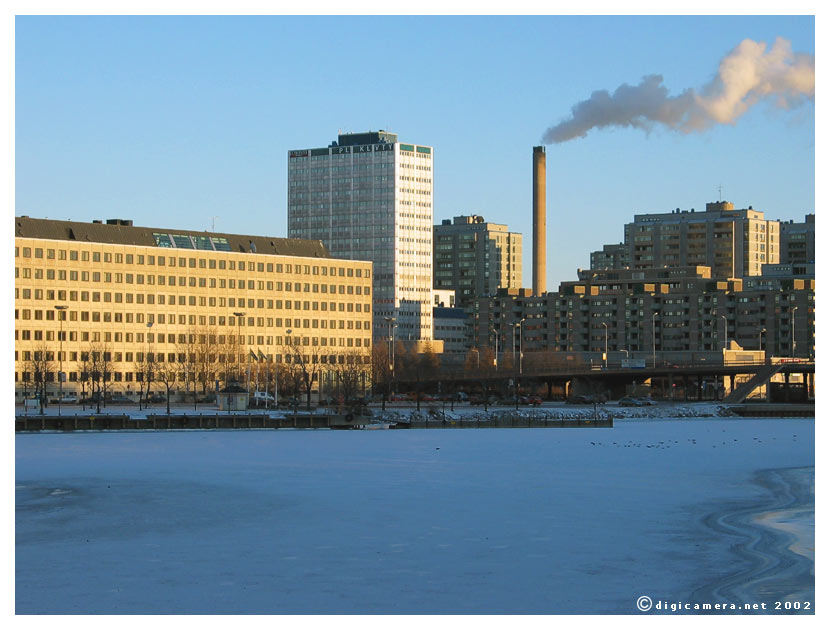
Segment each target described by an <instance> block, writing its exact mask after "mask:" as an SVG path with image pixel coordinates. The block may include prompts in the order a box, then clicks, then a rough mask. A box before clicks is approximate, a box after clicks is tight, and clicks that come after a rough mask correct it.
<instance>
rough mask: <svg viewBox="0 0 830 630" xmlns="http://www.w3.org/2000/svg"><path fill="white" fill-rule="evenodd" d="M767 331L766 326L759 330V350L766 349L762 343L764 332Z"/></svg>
mask: <svg viewBox="0 0 830 630" xmlns="http://www.w3.org/2000/svg"><path fill="white" fill-rule="evenodd" d="M766 332H767V329H766V328H762V329H761V330H759V331H758V350H763V349H764V347H763V345H762V344H761V339H762V337H763V335H764V333H766Z"/></svg>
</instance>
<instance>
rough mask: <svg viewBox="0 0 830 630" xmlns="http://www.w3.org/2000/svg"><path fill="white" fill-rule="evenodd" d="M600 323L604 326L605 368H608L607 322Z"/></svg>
mask: <svg viewBox="0 0 830 630" xmlns="http://www.w3.org/2000/svg"><path fill="white" fill-rule="evenodd" d="M602 325H603V326H605V369H606V370H607V369H608V324H606V323H605V322H602Z"/></svg>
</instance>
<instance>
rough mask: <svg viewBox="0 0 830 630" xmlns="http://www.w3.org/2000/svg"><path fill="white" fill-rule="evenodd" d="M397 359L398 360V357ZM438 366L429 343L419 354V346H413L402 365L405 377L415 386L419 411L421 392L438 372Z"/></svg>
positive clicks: (436, 358)
mask: <svg viewBox="0 0 830 630" xmlns="http://www.w3.org/2000/svg"><path fill="white" fill-rule="evenodd" d="M395 358H396V359H397V357H395ZM438 366H439V361H438V357H437V356H436V354H435V353H434V352H433V351H432V346H431V345H430V344H429V343H427V344H426V347H425V348H424V350H423V352H418V346H417V345H416V344H412V346H411V347H410V348H409V351H408V352H407V353H406V357H405V359H404V361H403V364H402V367H403V371H404V374H403V376H404V378H405V379H406V380H408V381H410V382H411V383H412V384H413V385H415V401H416V404H415V406H416V409H418V410H419V411H420V409H421V390H422V389H423V384H424V381H425V380H427V378H428V377H430V376H434V375H435V373H436V372H437V371H438Z"/></svg>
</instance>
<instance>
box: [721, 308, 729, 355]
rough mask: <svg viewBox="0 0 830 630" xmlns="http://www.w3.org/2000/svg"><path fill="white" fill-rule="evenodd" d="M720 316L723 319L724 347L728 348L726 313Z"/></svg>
mask: <svg viewBox="0 0 830 630" xmlns="http://www.w3.org/2000/svg"><path fill="white" fill-rule="evenodd" d="M720 318H721V319H722V320H723V349H724V350H726V325H727V324H726V315H721V316H720Z"/></svg>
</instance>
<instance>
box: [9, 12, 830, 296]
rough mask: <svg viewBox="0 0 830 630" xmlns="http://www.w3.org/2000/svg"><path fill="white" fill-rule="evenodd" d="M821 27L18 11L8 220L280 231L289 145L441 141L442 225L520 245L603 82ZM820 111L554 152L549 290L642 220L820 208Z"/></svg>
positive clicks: (700, 66)
mask: <svg viewBox="0 0 830 630" xmlns="http://www.w3.org/2000/svg"><path fill="white" fill-rule="evenodd" d="M814 26H815V22H814V19H813V18H812V17H781V16H775V17H750V16H737V17H721V16H717V17H664V18H653V17H636V16H631V17H556V16H550V17H518V16H516V17H443V16H442V17H414V18H410V17H327V18H326V17H18V18H17V19H16V29H15V37H16V43H15V49H16V60H15V75H16V76H15V88H16V94H15V108H16V111H15V116H16V120H15V133H16V159H15V168H16V172H15V177H16V181H15V185H16V198H15V213H16V214H28V215H30V216H35V217H49V218H54V219H72V220H80V221H89V220H92V219H98V218H100V219H106V218H112V217H121V218H131V219H133V220H134V221H135V223H136V224H137V225H149V226H158V227H171V228H182V229H209V228H210V226H211V219H212V217H214V216H216V217H218V218H216V219H215V222H216V229H217V230H220V231H226V232H240V233H258V234H267V235H274V236H284V235H285V234H286V153H287V151H288V150H289V149H294V148H306V147H314V146H326V145H327V144H328V143H329V142H331V141H332V140H333V139H335V138H336V135H337V132H338V130H339V129H342V130H344V131H346V130H351V131H355V132H358V131H366V130H370V129H371V130H377V129H386V130H389V131H393V132H395V133H397V134H398V135H399V138H400V139H401V140H402V141H404V142H414V143H421V144H428V145H432V146H434V147H435V156H436V157H435V159H436V161H435V177H434V180H435V210H434V212H435V220H436V222H440V220H441V219H444V218H450V217H452V216H455V215H459V214H469V213H477V214H481V215H483V216H484V217H485V218H486V219H487V220H490V221H495V222H501V223H507V224H508V225H509V226H510V228H511V229H512V230H515V231H519V232H522V233H524V235H525V242H526V248H525V249H526V253H525V261H524V269H525V282H524V284H525V285H526V286H530V281H531V278H530V240H531V239H530V234H531V208H530V204H531V148H532V146H533V145H536V144H540V143H541V138H542V135H543V134H544V132H545V131H546V129H547V128H548V127H550V126H552V125H554V124H556V123H558V122H560V121H561V120H563V119H564V118H566V117H568V115H569V113H570V111H571V107H572V106H573V105H574V104H576V103H577V102H579V101H582V100H585V99H587V98H588V97H589V96H590V95H591V93H592V92H593V91H595V90H600V89H606V90H609V91H613V90H614V89H616V88H617V87H618V86H619V85H620V84H622V83H629V84H632V85H633V84H636V83H638V82H639V81H640V79H641V78H642V77H643V76H644V75H647V74H661V75H662V76H663V80H664V84H665V86H666V87H667V88H668V90H669V92H670V94H671V95H676V94H679V93H680V92H682V91H683V90H685V89H687V88H695V89H699V88H701V87H702V86H703V85H705V84H706V83H708V82H709V81H710V80H711V79H712V77H713V76H714V75H715V73H716V72H717V69H718V63H719V61H720V60H721V59H722V58H723V57H724V56H725V55H727V54H728V53H729V52H730V51H731V50H732V49H733V48H734V47H735V46H737V45H738V44H739V43H740V42H741V41H742V40H743V39H746V38H750V39H753V40H756V41H764V42H767V43H769V44H771V43H772V41H773V40H774V39H775V38H776V37H783V38H786V39H788V40H790V42H791V43H792V48H793V50H794V51H796V52H801V53H810V54H812V53H814V52H815V35H814ZM814 114H815V108H814V104H813V103H812V102H808V103H806V104H804V105H802V106H800V107H798V108H794V109H792V110H789V111H784V110H780V109H777V108H774V107H772V106H769V105H767V104H764V103H762V104H760V105H758V106H757V107H755V108H753V109H752V110H750V112H749V113H747V114H746V115H745V116H744V117H742V118H740V119H739V120H738V121H737V123H736V124H734V125H721V126H717V127H714V128H712V129H710V130H708V131H706V132H704V133H699V134H688V135H683V134H680V133H677V132H671V131H667V130H663V129H655V130H653V131H652V132H650V133H648V134H647V133H644V132H643V131H640V130H635V129H619V128H615V129H603V130H592V131H591V132H589V134H588V135H587V137H585V138H582V139H575V140H571V141H569V142H565V143H562V144H557V145H550V146H548V147H547V165H548V173H547V177H548V179H547V185H548V199H547V204H548V206H547V207H548V237H547V243H548V265H549V267H548V287H549V289H551V290H554V289H556V288H557V287H558V285H559V283H560V282H562V281H565V280H573V279H575V277H576V269H577V268H578V267H582V268H586V267H588V265H589V253H590V251H592V250H594V249H599V248H600V247H601V246H602V245H603V244H604V243H612V242H619V241H621V240H622V238H623V231H622V226H623V224H624V223H626V222H628V221H631V220H632V218H633V215H634V214H635V213H642V212H659V211H669V210H671V209H674V208H675V207H681V208H683V209H689V208H695V209H698V210H702V209H703V208H704V206H705V203H706V202H707V201H713V200H716V198H717V195H718V191H717V188H718V186H719V185H723V197H724V198H726V199H729V200H731V201H733V202H734V203H735V204H736V206H738V207H746V206H748V205H752V206H753V207H754V208H755V209H759V210H763V211H764V212H766V213H767V216H768V217H769V218H779V219H796V220H803V216H804V214H806V213H808V212H814V209H815V176H814V173H815V157H814V156H815V126H814V118H815V116H814Z"/></svg>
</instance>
